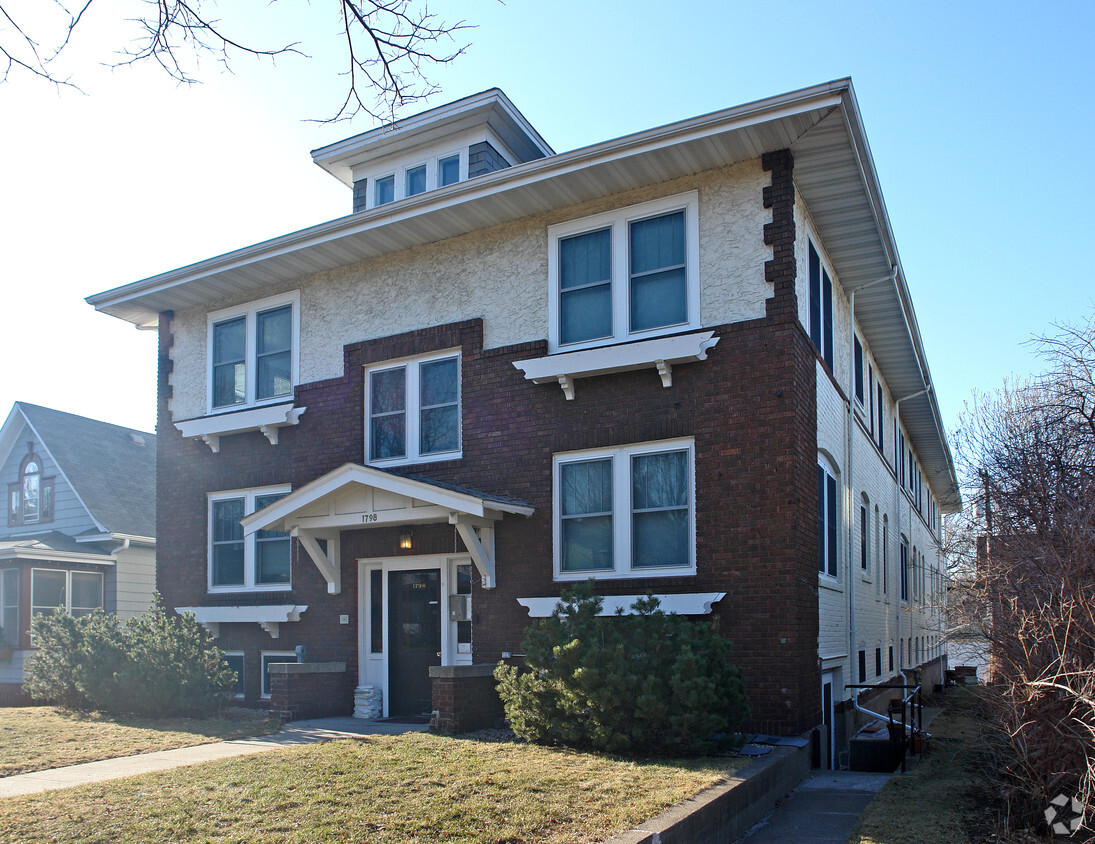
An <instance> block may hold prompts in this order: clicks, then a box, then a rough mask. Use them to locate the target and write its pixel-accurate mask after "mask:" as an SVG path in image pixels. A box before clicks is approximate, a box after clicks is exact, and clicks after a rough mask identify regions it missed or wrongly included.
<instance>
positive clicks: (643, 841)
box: [607, 744, 810, 844]
mask: <svg viewBox="0 0 1095 844" xmlns="http://www.w3.org/2000/svg"><path fill="white" fill-rule="evenodd" d="M809 772H810V746H809V745H808V744H807V745H806V746H805V747H776V748H773V749H772V752H771V753H769V754H767V755H766V756H762V757H761V758H759V759H757V760H756V761H754V762H750V763H749V764H748V765H747V766H746V767H744V768H742V769H741V770H740V771H736V772H735V773H734V775H733V776H731V777H728V778H727V779H726V780H724V781H723V782H720V783H716V784H715V785H712V786H708V787H707V788H705V789H704V790H703V791H701V792H700V793H699V794H696V795H694V796H693V797H690V798H688V799H687V800H685V801H683V802H681V803H678V804H677V805H675V806H670V807H669V808H668V809H666V810H665V811H664V812H662V813H661V814H660V815H658V816H656V817H654V818H651V819H650V820H649V821H647V822H646V823H644V824H643V825H642V826H641V827H637V828H635V829H629V830H628V831H627V832H624V833H621V834H620V835H617V836H616V837H615V838H612V839H610V840H609V841H608V842H607V844H726V842H727V841H734V840H735V839H737V838H739V837H740V836H742V835H744V834H745V833H746V832H748V831H749V830H750V829H751V828H752V827H753V826H754V825H755V824H756V823H757V822H758V821H760V820H761V819H762V818H763V817H764V816H765V815H767V814H768V813H769V812H770V811H771V810H772V807H773V806H774V805H775V804H776V802H777V801H779V800H782V799H783V798H784V797H786V796H787V794H788V793H789V792H790V791H791V790H792V789H793V788H794V787H795V786H796V785H798V784H799V783H800V782H801V781H802V780H803V779H804V778H805V777H806V775H807V774H808V773H809Z"/></svg>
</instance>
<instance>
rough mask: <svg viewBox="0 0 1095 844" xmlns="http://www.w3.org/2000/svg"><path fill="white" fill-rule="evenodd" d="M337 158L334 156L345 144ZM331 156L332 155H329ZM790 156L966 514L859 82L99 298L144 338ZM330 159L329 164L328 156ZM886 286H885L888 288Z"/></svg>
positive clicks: (939, 484) (933, 461)
mask: <svg viewBox="0 0 1095 844" xmlns="http://www.w3.org/2000/svg"><path fill="white" fill-rule="evenodd" d="M334 146H337V145H334ZM327 149H330V148H327ZM783 149H789V150H791V153H792V155H793V157H794V162H795V166H794V179H795V185H796V186H797V188H798V190H799V192H800V194H801V195H802V197H803V199H804V200H805V203H806V205H807V206H808V207H809V210H810V214H811V216H812V218H813V221H814V224H815V225H816V227H817V228H818V234H819V235H820V238H821V241H822V242H823V243H824V245H825V250H826V252H827V254H828V256H829V258H830V259H831V261H832V263H833V268H834V269H835V270H836V274H837V277H838V278H839V279H840V282H841V284H842V285H843V286H844V288H845V289H846V290H847V291H849V292H850V291H852V290H857V289H860V288H862V291H861V292H860V293H859V294H858V295H857V297H856V318H857V320H858V322H859V326H860V328H861V330H862V332H863V334H864V336H865V338H866V340H867V342H868V343H869V344H870V346H871V350H872V352H873V353H874V355H875V359H876V361H877V363H878V367H879V370H880V371H881V372H882V376H883V378H884V379H885V380H886V383H887V384H889V385H890V387H891V389H892V391H893V393H894V398H895V399H901V400H903V404H902V406H901V419H902V421H903V422H904V424H905V427H906V429H907V430H908V432H909V436H910V439H911V441H912V444H913V446H914V448H915V449H916V451H917V453H918V455H920V457H921V462H922V464H923V466H924V468H925V470H926V476H927V479H928V482H929V484H930V486H931V489H932V491H933V492H934V493H935V494H936V496H937V497H938V498H939V501H940V506H941V509H942V510H943V512H956V511H957V510H958V509H959V508H960V507H961V499H960V496H959V491H958V483H957V475H956V472H955V468H954V460H953V457H952V455H951V451H950V445H949V444H948V442H947V436H946V432H945V430H944V427H943V421H942V415H941V413H940V411H939V406H938V401H937V398H936V396H935V394H934V392H933V391H932V390H931V375H930V372H929V370H928V363H927V357H926V355H925V352H924V346H923V341H922V338H921V336H920V329H919V327H918V326H917V322H916V315H915V313H914V312H913V308H912V297H911V295H910V293H909V289H908V286H907V284H906V281H905V274H904V270H903V269H902V267H901V260H900V257H899V256H898V252H897V244H896V240H895V238H894V235H893V231H892V229H891V227H890V220H889V215H888V214H887V212H886V206H885V203H884V202H883V199H882V189H881V186H880V184H879V181H878V174H877V173H876V171H875V167H874V161H873V160H872V157H871V151H870V147H869V146H868V144H867V137H866V133H865V131H864V128H863V122H862V119H861V117H860V113H859V105H858V103H857V102H856V97H855V92H854V91H853V89H852V83H851V80H850V79H838V80H834V81H832V82H826V83H823V84H821V85H815V86H813V87H810V88H804V89H802V90H799V91H792V92H790V93H787V94H781V95H779V96H776V97H770V98H768V99H764V100H758V101H756V102H752V103H746V104H744V105H739V106H734V107H732V108H728V109H724V110H722V111H717V112H713V113H711V114H706V115H701V116H699V117H693V118H690V119H688V120H682V121H679V122H677V123H671V124H669V125H666V126H660V127H657V128H654V129H649V130H646V131H643V132H637V133H635V134H632V135H626V136H624V137H622V138H617V139H615V140H611V141H605V142H603V143H599V144H594V145H592V146H588V147H584V148H581V149H577V150H573V151H571V152H565V153H559V154H556V155H548V156H546V157H544V158H541V159H538V160H535V161H528V162H525V163H523V164H517V165H515V166H513V167H509V168H506V169H503V170H498V171H495V172H493V173H488V174H486V175H483V176H478V177H476V178H474V179H469V180H467V181H464V182H459V183H457V184H455V185H450V186H448V187H445V188H441V189H438V190H434V191H427V192H426V193H422V194H418V195H417V196H413V197H409V198H406V199H402V200H399V201H396V202H392V203H389V204H387V205H383V206H380V207H378V208H373V209H370V210H367V211H360V212H358V213H356V214H353V215H351V216H348V217H341V218H339V219H336V220H332V221H330V222H327V223H322V224H320V225H317V226H312V227H311V228H307V229H303V230H301V231H298V232H293V233H291V234H287V235H284V236H282V237H278V238H274V239H273V240H268V241H265V242H262V243H257V244H254V245H252V246H247V247H244V248H243V249H239V250H236V251H234V252H229V253H227V254H224V255H220V256H217V257H215V258H210V259H208V260H205V261H201V262H199V263H196V264H191V265H189V266H186V267H180V268H179V269H175V270H171V271H169V272H166V273H162V274H160V275H157V276H152V277H151V278H146V279H144V280H142V281H135V282H133V283H131V284H127V285H124V286H122V287H118V288H115V289H114V290H108V291H106V292H103V293H98V294H96V295H93V296H89V297H88V298H87V301H88V302H89V303H90V304H91V305H93V306H94V307H95V308H96V309H98V310H100V311H103V312H104V313H108V314H111V315H112V316H116V317H119V318H120V319H124V320H127V321H129V322H132V323H134V324H136V325H149V326H151V325H154V324H155V323H156V320H157V318H158V314H159V313H160V312H161V311H166V310H184V309H186V308H191V307H196V306H201V305H203V304H205V303H206V302H209V301H213V300H215V299H218V298H221V297H224V296H228V295H240V294H246V293H252V294H254V295H255V296H256V297H258V296H260V295H262V294H261V291H263V290H266V289H268V288H269V287H270V286H272V285H277V284H282V283H287V282H290V281H295V280H297V279H300V278H301V277H304V276H307V275H311V274H314V273H319V272H324V271H327V270H332V269H335V268H337V267H342V266H346V265H348V264H352V263H355V262H357V261H364V260H367V259H370V258H374V257H377V256H380V255H384V254H387V253H391V252H395V251H398V250H402V249H408V248H410V247H413V246H418V245H421V244H425V243H432V242H436V241H440V240H444V239H446V238H449V237H455V236H457V235H462V234H467V233H469V232H472V231H475V230H477V229H481V228H486V227H488V226H493V225H499V224H502V223H506V222H510V221H513V220H517V219H521V218H523V217H527V216H530V215H533V214H539V213H543V212H546V211H551V210H554V209H559V208H566V207H568V206H572V205H577V204H579V203H582V202H587V201H590V200H593V199H598V198H601V197H605V196H610V195H612V194H617V193H622V192H624V191H628V190H632V189H635V188H639V187H643V186H646V185H650V184H655V183H658V182H662V181H668V180H670V179H675V178H679V177H681V176H686V175H690V174H693V173H699V172H701V171H704V170H709V169H713V168H716V167H725V166H728V165H732V164H736V163H739V162H742V161H749V160H752V159H755V158H758V157H759V156H761V155H762V154H764V153H766V152H775V151H778V150H783ZM320 152H323V151H320ZM883 281H885V282H886V283H882V282H883Z"/></svg>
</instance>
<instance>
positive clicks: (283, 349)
mask: <svg viewBox="0 0 1095 844" xmlns="http://www.w3.org/2000/svg"><path fill="white" fill-rule="evenodd" d="M297 312H298V297H297V295H296V294H290V295H288V296H283V297H276V298H273V299H266V300H263V301H262V302H256V303H251V304H250V305H245V306H242V307H238V308H231V309H229V310H228V311H220V312H218V313H216V314H210V315H209V323H210V325H209V372H210V396H209V409H210V410H229V409H233V408H244V407H249V406H251V405H255V404H263V403H266V402H271V401H278V400H282V399H286V398H289V397H291V396H292V394H293V386H294V384H295V383H296V367H297V349H298V340H297V337H298V334H299V329H298V325H297Z"/></svg>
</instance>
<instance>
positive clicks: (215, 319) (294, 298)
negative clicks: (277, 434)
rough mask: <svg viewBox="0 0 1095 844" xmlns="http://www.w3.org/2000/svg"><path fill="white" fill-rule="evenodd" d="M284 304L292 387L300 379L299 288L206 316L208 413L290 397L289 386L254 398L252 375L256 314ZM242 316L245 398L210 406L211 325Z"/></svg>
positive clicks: (255, 364) (255, 368)
mask: <svg viewBox="0 0 1095 844" xmlns="http://www.w3.org/2000/svg"><path fill="white" fill-rule="evenodd" d="M284 305H291V306H292V316H293V319H292V329H291V339H290V343H291V348H290V349H289V361H290V380H291V382H292V387H296V386H297V384H299V383H300V291H299V290H293V291H291V292H289V293H283V294H281V295H279V296H269V297H267V298H265V299H259V300H258V301H255V302H247V303H245V304H242V305H236V306H234V307H231V308H224V309H223V310H219V311H213V312H212V313H210V314H209V315H208V316H207V317H206V332H205V334H206V340H205V385H206V387H205V389H206V411H207V413H209V414H210V415H212V414H220V413H231V412H234V411H240V410H246V409H247V408H252V407H262V406H264V405H268V404H284V403H285V402H290V401H292V400H293V390H292V389H290V391H289V392H288V393H286V394H285V395H281V396H271V397H270V398H266V399H256V397H255V395H256V382H255V378H256V375H257V372H258V342H257V333H256V332H257V327H258V314H259V313H261V312H263V311H269V310H273V309H274V308H280V307H282V306H284ZM241 316H242V317H246V320H247V321H246V326H245V335H244V336H245V338H246V339H245V343H246V346H245V352H244V369H245V372H246V384H247V388H246V400H245V401H244V402H243V403H242V404H229V405H225V406H223V407H214V406H213V327H214V326H215V325H216V324H217V323H221V322H226V321H228V320H230V319H236V318H237V317H241Z"/></svg>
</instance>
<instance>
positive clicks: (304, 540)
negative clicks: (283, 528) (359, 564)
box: [275, 528, 342, 638]
mask: <svg viewBox="0 0 1095 844" xmlns="http://www.w3.org/2000/svg"><path fill="white" fill-rule="evenodd" d="M290 534H291V535H292V536H294V537H296V538H297V539H299V540H300V544H301V545H302V546H303V547H304V550H305V551H307V552H308V556H309V557H311V558H312V562H313V563H315V564H316V568H317V569H319V573H320V574H321V575H323V579H324V580H326V581H327V593H328V594H330V595H338V594H340V593H341V592H342V567H341V566H340V565H339V560H340V559H341V555H340V554H339V550H338V535H337V534H334V535H332V536H328V537H324V538H325V539H326V540H327V553H324V552H323V548H322V547H321V546H320V544H319V542H317V541H316V536H315V535H314V534H313V533H312V532H311V531H307V530H302V529H300V528H293V529H292V530H291V531H290ZM275 638H276V637H275Z"/></svg>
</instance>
